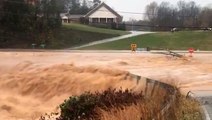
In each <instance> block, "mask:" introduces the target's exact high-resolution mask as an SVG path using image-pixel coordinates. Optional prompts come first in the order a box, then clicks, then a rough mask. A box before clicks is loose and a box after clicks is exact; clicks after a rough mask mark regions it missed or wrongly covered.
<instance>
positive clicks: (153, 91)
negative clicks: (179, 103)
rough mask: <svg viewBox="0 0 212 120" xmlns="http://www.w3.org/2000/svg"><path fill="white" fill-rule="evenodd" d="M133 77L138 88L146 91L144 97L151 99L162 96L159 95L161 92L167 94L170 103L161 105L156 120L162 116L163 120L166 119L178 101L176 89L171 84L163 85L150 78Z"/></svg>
mask: <svg viewBox="0 0 212 120" xmlns="http://www.w3.org/2000/svg"><path fill="white" fill-rule="evenodd" d="M132 76H133V78H134V79H135V80H136V84H137V87H138V88H140V89H141V90H142V91H144V96H145V97H146V98H151V97H153V96H155V95H160V93H158V92H159V91H160V90H163V91H166V92H167V94H168V101H166V102H165V103H162V104H161V111H160V112H159V113H158V114H157V115H155V119H156V118H157V117H158V116H161V119H166V117H167V115H168V113H169V109H170V107H171V106H172V105H173V104H174V103H175V100H176V94H177V90H176V88H175V87H174V86H171V85H169V84H166V83H162V82H159V81H156V80H152V79H149V78H144V77H141V76H137V75H133V74H132ZM135 89H136V88H135ZM159 89H160V90H159Z"/></svg>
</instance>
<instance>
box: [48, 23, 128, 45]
mask: <svg viewBox="0 0 212 120" xmlns="http://www.w3.org/2000/svg"><path fill="white" fill-rule="evenodd" d="M124 34H128V32H126V31H119V30H111V29H103V28H96V27H91V26H87V25H82V24H64V25H63V26H62V27H61V28H60V29H59V30H57V31H56V33H55V35H54V38H55V39H54V40H53V41H52V42H51V43H50V45H49V46H48V48H53V49H62V48H70V47H74V46H79V45H83V44H86V43H89V42H93V41H97V40H102V39H106V38H112V37H117V36H120V35H124Z"/></svg>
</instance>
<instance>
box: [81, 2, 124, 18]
mask: <svg viewBox="0 0 212 120" xmlns="http://www.w3.org/2000/svg"><path fill="white" fill-rule="evenodd" d="M103 6H104V7H106V8H107V9H108V10H109V11H110V12H112V13H113V14H114V15H116V16H117V17H118V18H122V16H121V15H119V14H118V13H117V12H116V11H114V10H113V9H112V8H111V7H109V6H108V5H107V4H105V3H104V2H102V3H101V4H100V5H98V6H97V7H95V8H94V9H93V10H91V11H90V12H88V13H87V14H86V15H85V17H89V16H90V15H92V14H93V13H94V12H96V11H97V10H98V9H100V8H101V7H103Z"/></svg>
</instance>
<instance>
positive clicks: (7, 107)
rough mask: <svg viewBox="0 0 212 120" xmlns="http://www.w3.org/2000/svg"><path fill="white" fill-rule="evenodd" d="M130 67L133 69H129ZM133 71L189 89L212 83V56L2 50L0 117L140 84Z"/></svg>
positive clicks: (31, 114)
mask: <svg viewBox="0 0 212 120" xmlns="http://www.w3.org/2000/svg"><path fill="white" fill-rule="evenodd" d="M125 71H127V72H125ZM129 72H131V73H135V74H138V75H141V76H144V77H149V78H152V79H157V80H160V81H164V82H172V83H175V84H177V85H178V86H179V87H181V88H182V90H183V91H184V92H186V91H188V90H191V89H195V90H196V89H197V90H198V89H199V90H200V89H201V90H202V89H210V88H211V87H212V82H211V80H212V55H211V54H199V55H195V56H194V58H192V59H189V60H182V59H172V58H169V57H167V56H164V55H155V54H144V53H136V54H132V53H63V52H60V53H59V52H58V53H53V52H43V53H39V52H36V53H32V52H1V53H0V101H1V102H0V114H1V116H0V119H7V120H13V119H33V118H36V117H37V116H39V115H40V114H42V113H45V112H48V111H53V110H54V109H55V107H56V106H57V105H59V104H60V103H61V102H62V101H63V100H64V99H66V98H68V97H69V96H70V95H79V94H80V93H82V92H84V91H96V90H105V89H107V88H109V87H114V88H120V87H122V88H130V89H131V88H132V89H138V88H136V87H135V86H136V84H135V82H133V80H132V78H131V77H130V76H129Z"/></svg>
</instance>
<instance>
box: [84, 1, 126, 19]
mask: <svg viewBox="0 0 212 120" xmlns="http://www.w3.org/2000/svg"><path fill="white" fill-rule="evenodd" d="M84 17H85V18H86V19H88V20H89V23H120V22H122V19H123V17H122V16H121V15H119V14H118V13H117V12H116V11H114V10H113V9H112V8H111V7H109V6H108V5H107V4H105V3H104V2H103V3H101V4H99V5H98V6H97V7H95V8H94V9H93V10H91V11H90V12H88V13H87V14H86V15H85V16H84Z"/></svg>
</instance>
